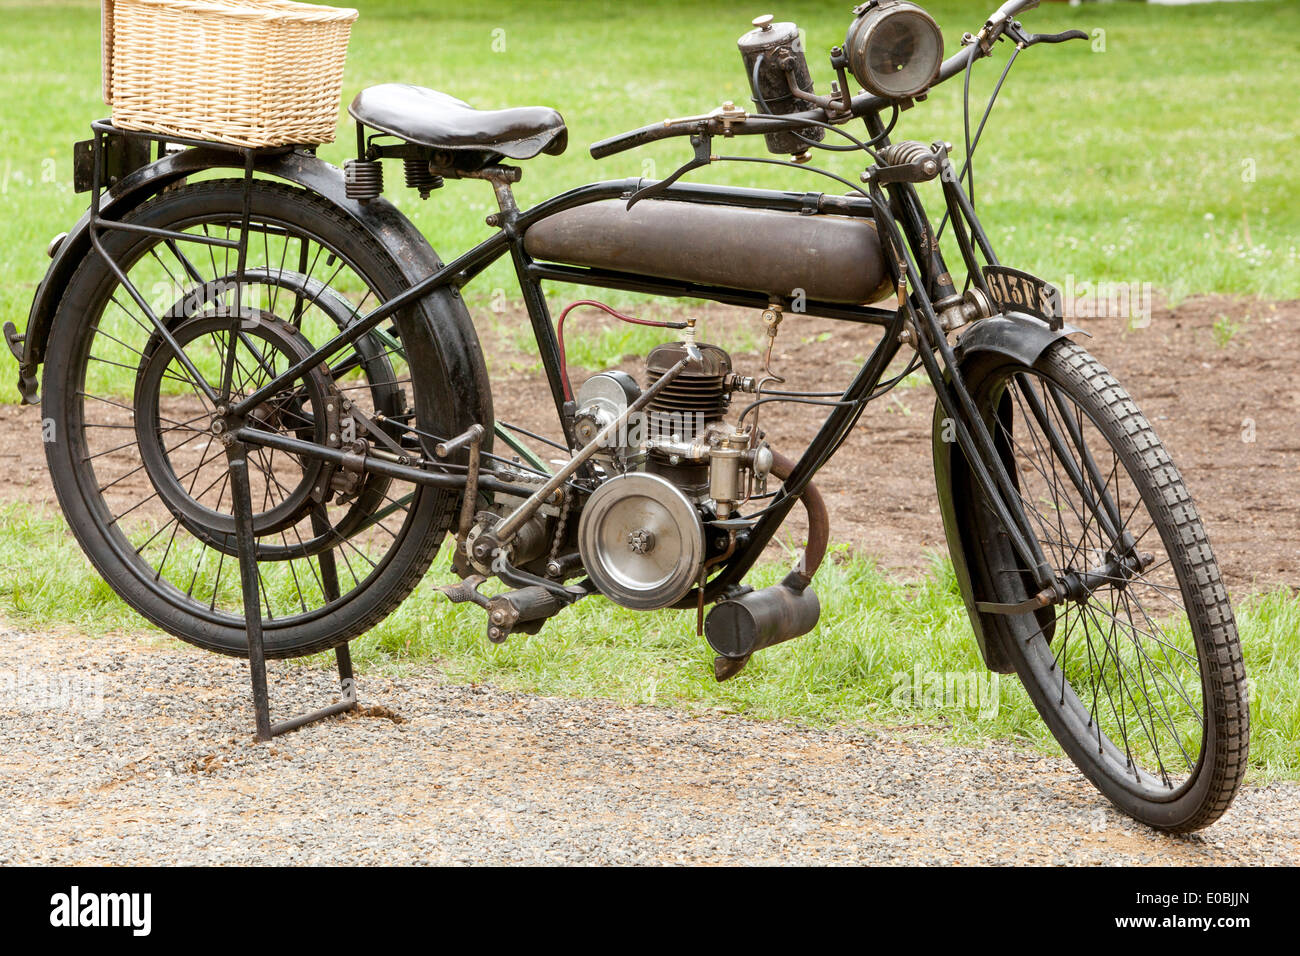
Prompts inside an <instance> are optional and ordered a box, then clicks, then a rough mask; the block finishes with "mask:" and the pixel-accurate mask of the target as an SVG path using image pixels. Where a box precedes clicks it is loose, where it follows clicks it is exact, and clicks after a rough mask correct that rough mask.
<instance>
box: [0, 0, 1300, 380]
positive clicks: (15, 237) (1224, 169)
mask: <svg viewBox="0 0 1300 956" xmlns="http://www.w3.org/2000/svg"><path fill="white" fill-rule="evenodd" d="M356 5H357V6H358V7H359V9H360V11H361V18H360V20H359V21H358V22H357V25H356V28H355V31H354V33H353V38H352V44H351V50H350V55H349V60H348V68H347V73H346V77H345V82H344V94H343V97H344V101H345V102H346V101H349V100H350V99H351V97H352V96H353V94H355V93H356V91H357V90H359V89H361V88H362V87H364V86H368V85H371V84H375V83H382V82H387V81H404V82H411V83H418V84H421V85H425V86H432V87H435V88H437V89H441V90H446V91H448V92H451V93H453V94H455V95H456V96H459V97H461V98H462V99H465V100H467V101H468V102H470V103H473V104H474V105H477V106H481V107H485V108H488V107H501V106H508V105H512V104H522V103H542V104H547V105H552V106H555V107H556V108H558V109H559V110H560V111H561V112H562V113H564V114H565V116H566V117H567V119H568V122H569V126H570V131H571V145H570V149H569V151H568V152H567V153H566V154H565V155H563V156H560V157H549V156H543V157H539V158H538V159H535V160H532V161H530V162H528V163H526V164H525V172H526V175H525V177H524V181H523V183H521V184H520V187H519V189H518V195H519V199H520V202H521V204H523V203H532V202H536V201H539V200H541V199H543V198H545V197H547V196H549V195H552V194H554V193H555V192H558V191H561V190H563V189H566V188H570V187H572V186H576V185H580V184H581V183H583V182H587V181H590V180H593V179H604V178H621V177H624V176H629V175H631V176H637V175H644V176H649V177H662V176H664V175H666V174H667V173H668V172H669V171H670V170H671V169H673V168H675V166H676V165H677V164H678V163H679V162H681V161H682V160H683V159H684V158H685V155H684V152H683V150H684V145H683V142H682V141H674V142H669V143H660V144H656V145H654V146H653V147H650V148H646V149H642V150H638V151H635V152H632V153H626V154H622V155H620V156H618V157H615V158H612V159H609V160H605V161H603V162H600V163H596V162H594V161H592V160H591V159H590V158H589V157H588V155H587V153H586V149H585V147H586V145H587V144H589V143H591V142H594V141H595V140H597V139H600V138H603V137H605V136H609V135H611V134H613V133H616V132H620V131H622V130H625V129H629V128H632V127H634V126H640V125H643V124H645V123H649V122H654V121H655V120H657V119H661V118H663V117H665V116H682V115H689V114H691V113H696V112H700V111H703V110H707V109H710V108H712V107H713V106H716V105H717V104H718V103H719V102H721V101H722V100H724V99H734V100H736V101H737V102H747V99H746V97H747V84H746V82H745V78H744V76H743V74H742V69H741V65H740V57H739V54H738V52H737V51H736V46H735V41H736V38H737V37H738V36H739V35H740V34H741V33H742V32H744V30H745V29H747V27H748V22H749V19H750V18H751V17H752V16H753V15H755V14H756V13H762V12H768V11H767V8H766V7H762V8H760V7H758V6H755V7H753V8H752V9H750V8H747V7H745V6H743V5H739V6H738V5H737V4H735V3H721V2H716V0H699V2H695V3H679V2H673V0H645V2H643V3H638V4H632V5H628V4H621V3H620V4H616V3H612V2H608V0H551V2H503V0H481V2H478V3H474V4H468V5H466V4H452V3H427V2H413V0H358V2H357V4H356ZM848 6H850V4H848V3H847V2H843V3H841V2H832V0H815V2H813V0H786V2H784V3H782V4H780V5H779V7H773V8H772V12H775V13H778V14H779V15H780V17H781V18H787V19H793V20H795V21H796V22H797V23H799V24H800V26H802V27H804V28H805V29H806V31H807V38H808V49H809V51H810V57H809V59H810V62H811V63H812V66H813V69H814V73H815V75H816V76H817V77H818V78H819V80H820V83H821V89H823V90H825V88H826V86H827V84H828V82H829V79H830V73H829V68H828V67H827V65H826V62H825V55H826V54H825V51H826V50H828V49H829V48H830V46H832V45H833V44H835V43H837V42H841V41H842V40H843V37H844V31H845V29H846V27H847V25H848V22H849V19H850V17H849V13H848V9H847V8H848ZM927 6H928V8H929V9H931V10H932V12H933V13H934V14H935V16H936V18H937V19H938V21H939V23H940V25H941V26H942V27H943V30H944V36H945V41H946V44H947V52H949V53H952V52H953V51H955V50H956V49H957V41H958V39H959V37H960V36H961V33H962V31H964V30H967V29H975V28H977V27H978V26H979V24H980V23H981V22H982V21H983V18H984V16H985V15H986V14H987V13H989V12H990V11H991V9H992V8H993V7H995V6H996V4H995V3H994V0H979V2H968V0H963V2H955V0H944V2H934V3H929V4H927ZM0 10H3V15H4V17H5V30H4V31H3V34H0V83H3V84H4V88H5V89H6V90H8V91H10V92H8V93H7V94H6V95H5V97H4V99H3V102H0V157H3V158H2V159H0V315H2V316H3V317H4V318H6V319H13V320H14V321H15V322H16V323H17V324H18V326H19V327H20V328H21V327H22V326H23V325H24V324H25V322H26V315H27V308H28V305H29V303H30V300H31V293H32V290H33V289H34V287H35V284H36V283H37V282H38V281H39V279H40V277H41V274H42V272H43V270H44V268H45V265H46V260H45V258H44V255H43V250H44V248H45V243H46V242H47V240H48V239H49V238H50V237H51V236H52V235H54V234H55V233H57V232H60V231H61V230H63V229H65V228H67V227H68V225H70V224H71V223H72V222H73V221H74V219H75V218H76V217H77V216H78V215H79V214H80V213H81V211H82V210H83V209H84V208H85V197H84V196H77V195H74V194H73V193H72V189H71V179H72V172H71V156H72V152H71V145H72V143H73V141H75V140H78V139H84V138H85V137H86V136H87V123H88V122H89V121H90V120H91V119H92V118H94V117H97V116H101V115H104V114H105V113H106V112H107V108H106V107H105V106H104V104H103V102H102V100H101V99H100V85H99V83H100V81H99V49H98V45H99V26H98V23H99V13H98V4H96V3H87V2H82V3H39V4H32V3H29V2H24V3H15V2H12V0H0ZM1025 22H1026V24H1027V28H1028V29H1031V30H1035V31H1039V32H1054V31H1059V30H1063V29H1067V28H1070V27H1078V28H1081V29H1083V30H1085V31H1087V32H1089V33H1090V34H1092V33H1093V31H1103V32H1102V33H1099V34H1097V35H1096V36H1097V38H1096V39H1095V40H1094V41H1093V42H1091V43H1082V42H1078V41H1074V42H1072V43H1069V44H1065V45H1062V46H1043V47H1037V48H1034V49H1032V50H1029V51H1027V52H1026V53H1025V54H1024V55H1023V56H1021V57H1020V59H1019V60H1018V61H1017V64H1016V66H1015V68H1014V69H1013V71H1012V74H1011V77H1010V79H1009V80H1008V83H1007V86H1006V87H1005V88H1004V90H1003V93H1002V96H1001V98H1000V99H999V103H998V106H997V109H996V111H995V112H994V115H993V119H992V120H991V121H990V124H989V127H988V129H987V131H986V133H985V140H984V145H983V147H981V150H980V153H979V155H978V157H977V160H979V161H978V162H977V166H976V174H977V175H976V189H977V199H978V200H979V201H980V203H981V209H982V210H983V213H984V219H985V222H986V225H987V226H988V227H989V229H990V231H991V235H992V237H993V239H994V241H995V243H996V244H997V247H998V249H999V252H1000V255H1001V258H1002V259H1003V260H1004V261H1006V262H1008V263H1014V264H1016V265H1019V266H1022V267H1024V268H1027V269H1030V270H1034V271H1037V272H1039V273H1041V274H1043V275H1045V276H1047V277H1050V278H1054V279H1057V280H1064V278H1065V277H1066V276H1068V275H1072V276H1074V277H1075V280H1076V284H1077V283H1078V282H1082V281H1092V282H1096V281H1120V282H1150V283H1152V284H1153V285H1154V287H1155V288H1156V289H1158V290H1163V291H1164V292H1167V293H1169V294H1171V295H1173V296H1175V297H1179V296H1182V295H1186V294H1189V293H1195V292H1238V293H1246V294H1259V295H1264V296H1269V297H1274V298H1281V297H1294V296H1300V250H1298V249H1297V236H1300V203H1297V202H1296V201H1295V198H1294V197H1295V195H1296V193H1297V188H1296V187H1297V180H1298V179H1300V174H1297V172H1296V170H1295V165H1294V163H1293V162H1292V161H1291V157H1292V156H1293V155H1294V154H1295V152H1296V149H1297V146H1298V145H1300V142H1298V140H1300V127H1298V126H1297V124H1296V122H1295V109H1294V103H1295V98H1294V90H1295V89H1296V88H1297V86H1300V55H1298V54H1300V4H1296V3H1294V2H1289V0H1279V2H1263V3H1252V4H1250V6H1249V8H1242V7H1240V6H1237V5H1233V4H1210V5H1194V6H1190V7H1184V8H1169V7H1146V6H1144V5H1140V4H1134V3H1116V4H1085V5H1083V6H1080V7H1068V6H1065V5H1059V4H1047V5H1045V6H1044V7H1042V8H1039V9H1038V10H1034V11H1031V12H1030V13H1028V14H1026V15H1025ZM1094 46H1095V47H1098V48H1099V49H1098V50H1096V51H1094V49H1093V48H1094ZM1007 49H1008V48H1007V45H1006V44H1002V46H1001V48H1000V55H1001V56H1005V54H1006V51H1007ZM999 68H1000V67H999V65H998V63H996V62H993V61H984V62H982V63H980V64H979V66H978V68H977V71H976V74H975V78H974V82H973V84H972V86H973V89H972V93H973V96H972V100H973V102H974V104H975V105H976V108H977V109H978V108H980V107H982V105H983V103H984V100H985V98H986V97H987V94H988V91H989V90H990V89H991V88H992V85H993V83H994V81H995V79H996V76H997V73H998V71H999ZM976 119H978V116H977V117H976ZM340 129H341V135H340V137H339V142H338V143H336V144H334V145H333V146H331V147H328V148H326V149H323V150H322V155H323V156H325V157H326V158H328V159H330V160H331V161H333V162H342V161H343V160H344V159H345V158H347V156H348V154H349V150H350V149H351V145H350V144H351V142H352V137H351V135H350V129H349V128H346V127H344V126H342V125H341V126H340ZM961 133H962V126H961V83H960V82H959V81H954V82H951V83H948V84H947V85H945V86H944V87H941V88H940V89H939V90H937V91H935V92H934V93H933V94H932V96H931V97H930V99H929V101H928V102H925V103H922V104H920V105H919V106H918V107H917V108H916V109H915V110H913V111H911V112H910V113H907V114H905V115H904V118H903V120H902V121H901V122H900V126H899V134H900V135H902V136H905V137H909V138H916V139H923V140H926V141H930V140H933V139H940V138H942V139H947V140H949V141H951V142H953V143H955V144H956V143H959V142H960V140H961V138H962V136H961ZM727 148H728V150H732V149H734V151H735V152H738V153H745V154H750V155H767V154H766V153H765V152H764V151H763V147H762V145H761V142H758V141H754V140H741V141H736V142H734V143H731V144H728V147H727ZM820 159H824V161H825V165H826V167H827V168H829V169H830V170H832V171H833V172H836V173H838V174H840V175H843V176H845V177H847V178H854V177H855V176H856V174H857V172H859V171H860V169H861V167H860V165H859V164H857V163H856V162H855V161H854V159H853V158H852V157H851V156H847V155H836V154H822V157H820ZM390 172H391V173H393V174H394V175H390V177H389V181H390V189H389V192H388V195H389V198H391V199H394V200H395V201H397V202H398V203H399V204H400V205H401V206H402V207H403V209H405V210H406V211H407V212H408V213H409V214H410V215H412V216H413V217H414V219H415V221H416V222H417V223H418V224H419V226H420V227H421V228H422V229H423V230H424V231H425V233H426V234H427V235H428V236H429V237H430V238H431V239H432V241H433V243H434V245H435V247H437V248H438V249H439V251H440V252H442V253H443V254H444V255H448V254H450V253H454V252H458V251H461V250H463V249H466V248H468V247H469V246H471V245H473V244H474V243H476V242H478V241H479V240H481V239H482V238H484V237H485V236H486V235H487V234H488V230H487V227H486V226H485V225H484V224H483V218H482V217H483V216H484V215H486V214H487V213H488V212H490V211H492V210H493V209H494V208H495V207H494V205H493V201H492V197H491V193H490V190H489V189H488V188H487V187H486V186H485V185H484V184H481V183H474V182H462V183H451V184H450V185H449V186H448V187H447V188H446V189H444V190H442V191H440V192H436V193H434V195H433V197H432V198H431V199H430V200H429V201H427V202H421V201H420V200H419V199H418V197H416V196H415V194H414V193H412V192H410V191H407V190H405V189H404V188H402V187H401V185H400V176H398V175H396V173H397V170H396V169H393V170H390ZM693 178H695V179H696V180H713V181H717V182H726V183H737V184H745V185H767V186H773V187H791V188H800V189H828V188H829V189H836V188H839V187H836V186H835V185H834V184H833V183H831V182H830V181H829V180H821V179H820V177H811V176H809V175H807V174H802V175H801V174H799V173H796V172H793V171H783V170H773V169H772V168H771V167H755V166H753V165H752V164H733V165H732V166H722V167H715V168H712V169H709V170H705V171H702V172H699V173H696V174H694V177H693ZM509 280H510V276H509V274H508V271H507V269H506V268H504V267H503V264H500V263H499V264H498V266H497V267H496V268H494V269H493V270H492V271H490V272H489V273H487V274H486V275H485V276H483V277H481V278H480V279H479V280H478V281H477V282H476V283H475V285H474V286H472V287H471V291H472V292H474V293H475V297H476V298H477V300H479V301H483V300H485V299H486V298H487V297H488V296H490V295H492V294H493V292H494V290H496V289H504V290H505V292H506V294H507V295H509V296H513V295H514V294H515V290H514V289H513V287H512V286H511V284H510V281H509ZM5 362H6V363H7V362H8V357H7V356H6V357H5ZM6 367H8V366H7V365H6ZM16 396H17V393H16V390H15V389H14V388H13V386H12V384H11V383H10V382H9V375H8V373H5V374H4V375H3V380H0V397H2V398H3V399H4V400H7V401H14V400H16Z"/></svg>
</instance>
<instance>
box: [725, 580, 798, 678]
mask: <svg viewBox="0 0 1300 956" xmlns="http://www.w3.org/2000/svg"><path fill="white" fill-rule="evenodd" d="M821 612H822V608H821V602H820V601H818V600H817V592H816V591H814V590H813V589H812V588H811V587H810V586H809V585H808V583H807V579H806V578H805V577H804V576H803V575H802V574H799V573H798V572H791V573H790V574H788V575H786V578H785V580H784V581H782V582H781V583H780V584H776V585H773V586H772V587H768V588H760V589H758V590H757V591H746V592H744V593H743V594H738V595H736V596H735V597H731V598H727V599H726V600H724V601H719V602H718V603H717V604H715V605H714V606H713V610H711V611H710V612H709V616H708V617H707V618H705V619H704V637H705V640H707V641H708V642H709V646H710V647H712V648H713V650H714V651H715V652H717V655H718V656H717V658H715V659H714V661H713V676H714V677H716V678H717V679H718V680H719V681H724V680H727V679H728V678H731V677H735V676H736V675H737V674H739V673H740V671H741V669H742V668H743V667H744V666H745V664H746V663H747V662H748V661H749V658H750V655H752V654H753V653H754V652H755V651H761V650H762V649H763V648H765V647H771V646H772V645H773V644H780V643H781V642H782V641H788V640H790V639H791V638H794V637H800V636H801V635H804V634H807V633H808V632H809V631H811V630H812V629H813V628H814V627H816V626H817V620H818V618H820V617H821Z"/></svg>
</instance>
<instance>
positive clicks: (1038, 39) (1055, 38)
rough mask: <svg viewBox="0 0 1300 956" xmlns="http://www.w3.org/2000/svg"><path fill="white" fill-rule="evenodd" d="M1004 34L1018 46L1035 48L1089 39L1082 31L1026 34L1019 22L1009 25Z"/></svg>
mask: <svg viewBox="0 0 1300 956" xmlns="http://www.w3.org/2000/svg"><path fill="white" fill-rule="evenodd" d="M1004 32H1005V33H1006V34H1007V36H1009V37H1011V39H1013V40H1015V41H1016V43H1017V44H1018V45H1020V46H1026V47H1030V46H1033V45H1034V44H1036V43H1064V42H1065V41H1067V40H1086V39H1088V34H1086V33H1084V32H1083V31H1082V30H1066V31H1065V32H1064V33H1025V32H1023V31H1022V30H1021V29H1020V22H1019V21H1018V20H1017V21H1015V22H1013V23H1009V24H1007V27H1006V30H1005V31H1004Z"/></svg>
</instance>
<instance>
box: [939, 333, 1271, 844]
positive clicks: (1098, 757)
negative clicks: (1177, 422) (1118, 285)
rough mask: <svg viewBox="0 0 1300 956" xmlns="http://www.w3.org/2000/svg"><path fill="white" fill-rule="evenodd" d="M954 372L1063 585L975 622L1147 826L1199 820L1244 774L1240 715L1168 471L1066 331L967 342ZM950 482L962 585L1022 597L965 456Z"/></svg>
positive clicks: (1108, 381)
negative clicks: (1031, 344)
mask: <svg viewBox="0 0 1300 956" xmlns="http://www.w3.org/2000/svg"><path fill="white" fill-rule="evenodd" d="M966 379H967V385H968V387H969V388H970V390H971V393H972V396H973V397H974V398H975V401H976V404H977V407H978V408H979V410H980V414H981V416H982V418H983V420H984V422H985V424H986V425H987V426H988V428H989V430H990V433H991V434H992V435H993V437H994V441H995V445H996V446H997V448H998V450H999V453H1000V454H1001V455H1002V457H1003V460H1004V462H1005V463H1006V464H1007V466H1008V472H1009V473H1010V474H1011V475H1012V478H1013V481H1014V482H1015V484H1016V486H1017V491H1018V492H1019V495H1020V499H1021V504H1022V506H1023V507H1024V510H1025V512H1026V513H1027V514H1028V516H1029V519H1030V523H1031V524H1032V525H1033V526H1034V528H1035V531H1036V533H1037V536H1038V540H1039V542H1040V545H1041V546H1042V549H1043V551H1044V553H1045V554H1046V556H1047V559H1048V561H1049V563H1051V565H1052V567H1053V570H1054V572H1055V574H1056V576H1057V578H1058V579H1059V580H1060V581H1061V582H1062V586H1063V587H1064V588H1065V589H1066V590H1067V591H1068V593H1069V597H1068V598H1067V599H1066V600H1065V601H1063V602H1062V603H1059V604H1056V605H1054V606H1051V607H1048V608H1045V609H1041V610H1039V611H1037V612H1031V613H1026V614H1021V615H1009V616H1008V615H994V614H986V615H984V621H985V625H986V634H988V636H989V637H990V638H992V639H994V640H997V641H999V642H1000V644H1001V650H1002V651H1003V652H1004V653H1005V654H1006V656H1007V658H1009V660H1010V662H1011V663H1012V664H1013V665H1014V667H1015V669H1016V672H1017V673H1018V675H1019V676H1020V679H1021V681H1022V682H1023V684H1024V686H1025V689H1026V690H1027V691H1028V693H1029V696H1030V697H1031V698H1032V699H1033V702H1034V706H1035V707H1036V708H1037V709H1038V712H1039V714H1040V715H1041V716H1042V718H1043V720H1044V721H1045V722H1046V723H1047V726H1048V727H1049V728H1050V729H1051V731H1052V733H1053V735H1054V736H1055V737H1056V739H1057V740H1058V741H1059V742H1060V744H1061V746H1062V747H1063V748H1064V749H1065V751H1066V753H1068V754H1069V755H1070V757H1071V758H1072V759H1073V760H1074V762H1075V763H1076V764H1077V765H1078V767H1079V769H1080V770H1082V771H1083V773H1084V774H1085V775H1086V776H1087V777H1088V779H1089V780H1091V781H1092V782H1093V783H1094V784H1095V785H1096V786H1097V788H1098V789H1099V790H1100V791H1101V792H1102V793H1103V794H1105V795H1106V796H1107V797H1108V798H1109V799H1110V800H1111V801H1113V802H1114V803H1115V804H1116V805H1117V806H1118V807H1119V808H1120V809H1121V810H1123V811H1124V812H1126V813H1128V814H1129V815H1131V816H1133V817H1135V818H1136V819H1138V820H1141V821H1142V822H1144V823H1147V824H1149V825H1151V826H1153V827H1158V828H1160V829H1165V830H1171V831H1179V832H1185V831H1191V830H1196V829H1200V828H1201V827H1204V826H1207V825H1209V824H1210V823H1212V822H1213V821H1214V820H1216V819H1218V817H1219V816H1221V815H1222V814H1223V812H1224V811H1225V810H1226V809H1227V808H1228V805H1229V803H1230V802H1231V801H1232V798H1233V796H1234V795H1235V793H1236V792H1237V789H1238V787H1239V786H1240V784H1241V780H1242V777H1243V775H1244V774H1245V771H1246V756H1247V746H1248V739H1249V733H1250V715H1249V707H1248V700H1247V690H1246V674H1245V667H1244V665H1243V662H1242V655H1241V646H1240V643H1239V641H1238V637H1237V628H1236V623H1235V621H1234V619H1233V615H1232V609H1231V607H1230V606H1229V604H1228V598H1227V593H1226V591H1225V589H1224V587H1223V583H1222V580H1221V578H1220V575H1219V567H1218V564H1217V563H1216V562H1215V559H1214V555H1213V553H1212V552H1211V550H1210V545H1209V541H1208V540H1207V538H1206V534H1205V529H1204V528H1203V527H1202V525H1201V519H1200V516H1199V514H1198V513H1197V510H1196V507H1195V505H1194V504H1193V503H1192V500H1191V497H1190V495H1189V494H1188V492H1187V488H1186V486H1185V485H1184V484H1183V479H1182V477H1181V476H1180V475H1179V473H1178V470H1177V469H1176V468H1175V467H1174V465H1173V462H1172V461H1171V460H1170V458H1169V454H1168V453H1167V452H1166V451H1165V448H1164V446H1163V445H1162V444H1161V443H1160V441H1159V439H1158V438H1156V436H1155V433H1154V432H1153V431H1152V429H1151V425H1150V424H1149V423H1148V422H1147V420H1146V419H1145V418H1144V417H1143V415H1142V413H1141V412H1140V411H1139V410H1138V408H1137V406H1136V405H1135V404H1134V402H1133V400H1132V399H1131V398H1130V397H1129V395H1128V394H1127V393H1126V392H1125V391H1124V389H1123V388H1121V387H1120V385H1119V383H1118V382H1116V380H1115V379H1114V378H1113V377H1112V376H1111V375H1110V373H1109V372H1107V371H1106V369H1105V368H1103V367H1102V366H1101V364H1100V363H1098V362H1097V360H1096V359H1094V358H1093V357H1092V356H1091V355H1089V354H1088V353H1087V352H1086V351H1085V350H1084V349H1082V348H1080V347H1079V346H1078V345H1076V344H1074V343H1073V342H1069V341H1065V340H1062V341H1058V342H1056V343H1054V344H1053V345H1052V346H1051V347H1050V348H1048V349H1047V350H1046V351H1045V352H1044V353H1043V354H1042V356H1041V357H1040V358H1039V359H1038V360H1037V361H1036V362H1035V363H1034V364H1033V365H1032V366H1025V365H1023V364H1019V363H1017V362H1015V361H1013V360H1010V359H1007V358H1006V357H1002V356H990V355H985V356H980V357H977V358H976V359H974V360H973V361H972V362H971V365H970V367H969V368H968V369H967V374H966ZM954 455H955V456H959V455H960V453H959V452H954ZM963 464H964V463H963ZM953 495H954V500H955V501H957V502H965V514H964V520H965V522H966V525H965V532H966V533H965V534H964V537H963V540H964V542H965V545H964V547H965V551H966V554H965V557H966V561H967V565H968V568H969V570H970V572H971V582H972V587H973V588H974V589H975V592H976V594H975V598H976V600H979V601H991V602H996V603H1018V602H1020V601H1023V600H1025V599H1026V598H1027V597H1028V596H1030V594H1031V593H1032V587H1033V585H1032V581H1031V580H1030V578H1029V576H1028V574H1027V573H1026V571H1025V570H1024V568H1023V566H1021V564H1020V563H1019V562H1018V561H1017V560H1016V559H1015V557H1014V554H1013V552H1012V550H1011V547H1010V544H1009V540H1008V538H1007V536H1006V534H1005V529H1004V528H1003V527H1002V526H1001V524H1000V522H999V521H998V519H997V518H996V517H995V515H994V513H993V511H992V509H991V508H989V507H988V506H987V504H986V503H985V499H984V498H983V495H982V494H981V492H980V491H979V490H978V488H977V487H976V486H975V485H974V482H973V480H972V479H971V478H970V476H969V472H968V470H967V469H965V468H955V469H954V487H953Z"/></svg>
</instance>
